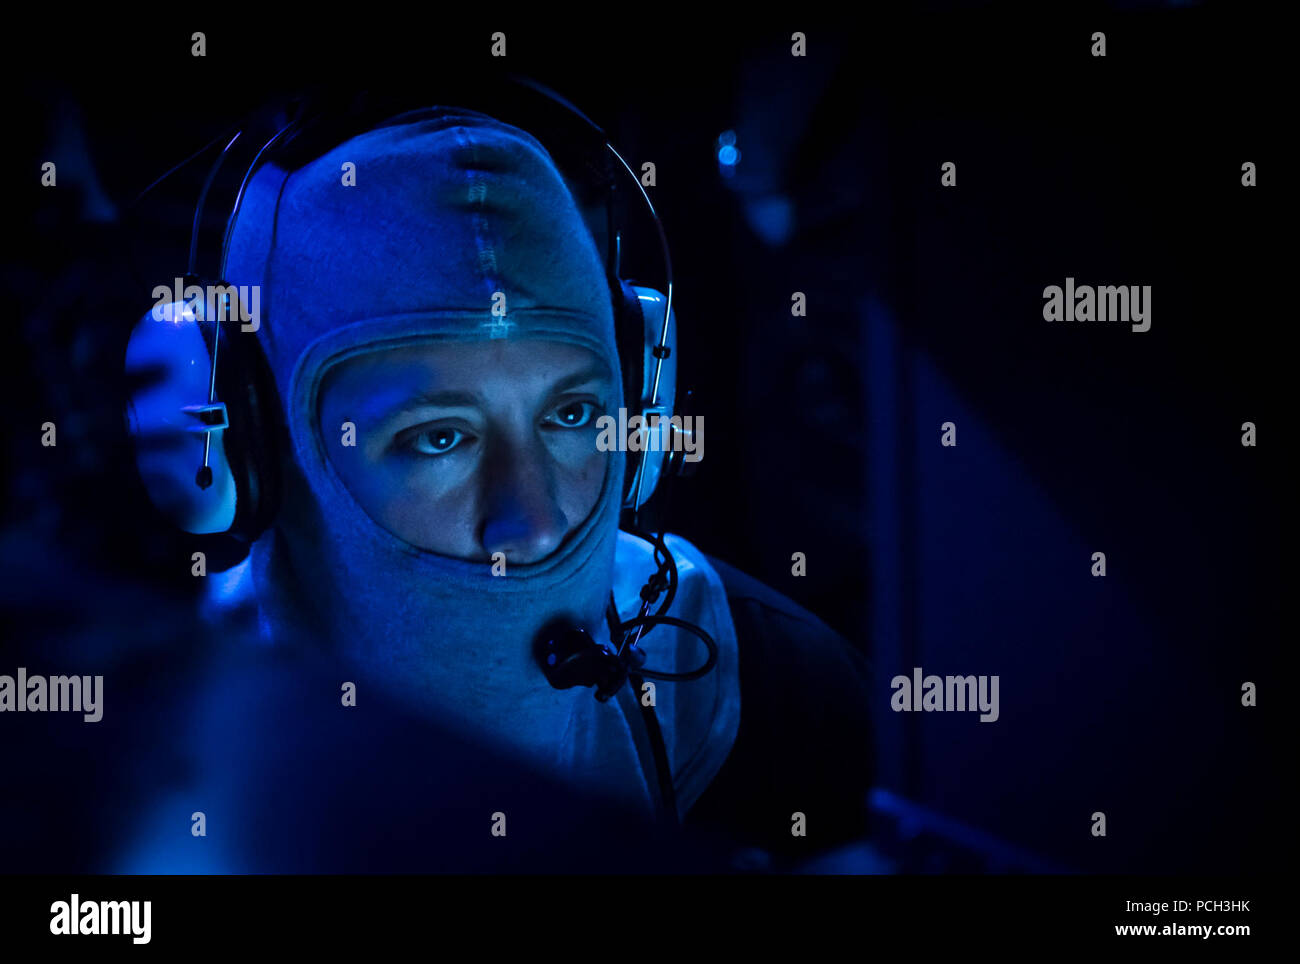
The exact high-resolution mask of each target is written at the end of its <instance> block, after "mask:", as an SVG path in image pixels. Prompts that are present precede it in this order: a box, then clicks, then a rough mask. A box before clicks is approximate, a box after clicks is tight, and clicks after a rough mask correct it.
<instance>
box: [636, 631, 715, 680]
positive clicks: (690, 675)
mask: <svg viewBox="0 0 1300 964" xmlns="http://www.w3.org/2000/svg"><path fill="white" fill-rule="evenodd" d="M641 625H645V626H658V625H664V626H676V627H677V628H678V629H684V630H686V632H688V633H693V634H694V635H696V636H698V637H699V638H700V639H702V640H703V641H704V645H705V646H706V647H708V650H709V656H708V659H706V660H705V661H704V665H703V666H701V667H699V668H698V669H693V670H691V671H689V672H686V673H661V672H659V671H657V670H650V669H646V668H645V667H641V668H640V669H638V670H637V672H639V673H640V674H641V675H642V676H645V677H647V678H649V679H657V680H663V681H664V682H668V683H685V682H688V681H689V680H693V679H699V678H700V677H701V676H703V675H704V674H706V673H708V672H709V671H710V670H711V669H713V667H714V666H716V665H717V664H718V644H717V643H715V642H714V641H713V637H712V636H710V635H709V634H708V632H706V631H705V630H704V629H703V627H700V626H697V625H695V624H694V623H689V622H687V621H686V620H684V619H678V618H677V617H676V616H638V617H637V618H636V619H629V620H628V621H627V622H625V623H620V624H619V632H620V633H626V632H627V631H628V630H630V629H635V628H636V627H637V626H641ZM643 638H644V637H643Z"/></svg>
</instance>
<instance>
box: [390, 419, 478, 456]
mask: <svg viewBox="0 0 1300 964" xmlns="http://www.w3.org/2000/svg"><path fill="white" fill-rule="evenodd" d="M467 441H473V437H472V436H470V435H469V434H467V433H465V432H462V431H461V430H460V429H458V428H453V427H452V426H450V425H421V426H418V427H417V428H414V429H411V430H409V431H406V432H403V433H402V434H401V435H399V436H398V437H397V438H396V439H395V440H394V443H393V445H394V448H396V449H397V450H398V451H401V452H405V453H406V454H408V455H420V456H435V455H446V454H447V453H448V452H450V451H452V450H453V449H455V448H457V447H458V446H461V445H462V444H463V443H465V442H467Z"/></svg>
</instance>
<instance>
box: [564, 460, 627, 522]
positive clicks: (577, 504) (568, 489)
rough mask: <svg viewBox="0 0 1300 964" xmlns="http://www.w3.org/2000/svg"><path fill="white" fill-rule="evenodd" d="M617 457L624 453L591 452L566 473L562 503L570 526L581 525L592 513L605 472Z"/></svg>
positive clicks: (598, 497)
mask: <svg viewBox="0 0 1300 964" xmlns="http://www.w3.org/2000/svg"><path fill="white" fill-rule="evenodd" d="M615 457H618V458H621V457H622V453H621V452H595V453H589V454H587V455H586V456H585V457H584V458H583V459H582V460H581V461H580V462H579V463H578V464H577V465H574V466H573V467H572V469H571V471H570V472H569V473H568V474H567V475H566V477H565V482H564V492H563V494H562V495H561V504H562V507H563V509H564V515H565V518H567V519H568V520H569V525H570V526H578V525H580V524H581V523H582V522H583V521H584V520H585V519H586V518H587V516H589V515H591V510H592V509H594V508H595V507H596V502H597V501H598V500H599V499H600V490H601V487H602V485H603V484H604V482H605V472H606V470H607V468H608V467H609V465H610V464H611V460H612V459H613V458H615Z"/></svg>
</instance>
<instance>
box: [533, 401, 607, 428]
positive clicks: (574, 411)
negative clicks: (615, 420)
mask: <svg viewBox="0 0 1300 964" xmlns="http://www.w3.org/2000/svg"><path fill="white" fill-rule="evenodd" d="M601 411H602V409H601V406H600V403H599V402H596V401H592V400H590V399H576V400H574V401H569V402H565V403H564V404H563V405H560V406H558V407H556V408H554V409H552V410H551V411H550V413H549V414H547V416H546V417H545V418H543V419H542V424H543V425H549V426H551V427H554V428H582V427H583V426H585V425H588V424H590V422H591V420H592V419H593V418H595V417H596V416H597V415H598V414H599V413H600V412H601Z"/></svg>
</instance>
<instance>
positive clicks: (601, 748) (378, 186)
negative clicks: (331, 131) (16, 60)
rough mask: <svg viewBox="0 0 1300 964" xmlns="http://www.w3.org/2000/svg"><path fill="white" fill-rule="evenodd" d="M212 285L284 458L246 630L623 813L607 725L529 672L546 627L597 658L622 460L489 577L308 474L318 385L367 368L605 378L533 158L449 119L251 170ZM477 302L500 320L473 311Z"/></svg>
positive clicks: (600, 337) (599, 277)
mask: <svg viewBox="0 0 1300 964" xmlns="http://www.w3.org/2000/svg"><path fill="white" fill-rule="evenodd" d="M348 164H352V165H355V169H354V170H355V185H352V186H349V185H346V184H345V183H344V182H345V173H346V171H345V165H348ZM348 170H352V169H348ZM226 280H227V281H228V282H230V283H231V284H236V285H243V284H260V285H261V286H262V290H261V294H262V302H261V304H262V315H261V328H260V330H259V331H258V334H257V337H258V338H259V339H260V342H261V345H262V346H263V348H264V350H265V353H266V356H267V359H268V361H269V363H270V366H271V369H272V371H273V373H274V376H275V381H276V383H277V386H278V389H279V393H280V399H281V402H282V404H283V407H284V413H285V418H286V422H287V426H288V434H289V441H290V445H291V448H292V452H291V455H292V458H291V459H286V460H285V462H286V463H287V476H288V477H287V480H286V484H285V494H284V507H283V509H282V511H281V514H280V517H279V519H278V521H277V523H276V525H275V527H274V529H272V530H271V531H270V532H269V533H268V534H267V535H265V536H263V537H262V538H261V539H260V540H259V541H258V542H257V543H256V544H255V545H254V547H253V551H252V567H253V575H254V580H255V585H256V587H257V593H258V598H259V605H260V608H261V614H262V616H261V618H262V625H263V629H264V631H266V632H268V633H269V634H270V635H271V636H272V637H273V638H290V637H293V636H295V635H301V633H302V632H304V631H306V632H309V633H312V634H314V635H315V636H316V637H317V638H318V640H319V641H325V642H327V643H328V644H330V645H331V646H332V649H333V650H334V652H336V653H338V654H341V655H342V656H343V657H344V658H345V660H346V661H347V662H348V663H349V664H350V665H352V666H355V668H356V670H355V671H356V673H357V675H358V678H359V679H361V680H366V681H368V683H369V684H371V685H376V686H378V687H381V688H382V689H383V691H384V692H385V693H387V694H388V695H390V696H396V697H398V698H399V699H401V700H403V701H405V702H407V703H409V704H412V705H415V706H417V707H419V708H420V709H422V710H423V711H426V712H428V713H430V714H431V715H433V716H435V717H437V718H439V719H441V720H443V721H445V722H447V723H450V724H451V725H452V726H453V727H454V728H456V729H459V730H461V731H463V732H465V733H467V734H470V735H473V736H475V737H478V738H481V739H486V740H488V741H490V742H493V743H495V744H498V745H500V746H503V747H505V748H507V749H512V750H515V751H518V752H520V753H522V754H524V755H526V756H527V757H528V758H529V759H531V760H532V761H533V762H535V763H538V764H540V765H544V766H549V767H555V766H569V767H575V768H577V769H580V770H582V771H583V772H585V773H587V774H588V775H591V774H600V776H599V777H598V779H599V781H600V782H604V783H614V784H618V783H620V781H623V782H626V781H628V780H631V781H632V782H633V783H640V784H641V786H640V789H638V790H637V793H638V794H644V793H645V792H646V791H645V787H644V778H645V773H644V770H643V769H642V768H643V766H644V764H643V763H638V761H637V760H636V757H635V754H634V753H631V755H629V753H630V752H631V751H629V750H628V749H627V747H629V746H630V745H631V741H630V740H629V738H628V733H629V729H628V723H627V721H626V719H625V717H626V714H627V711H626V707H624V708H623V709H622V710H620V709H619V708H618V706H616V704H615V702H613V701H611V702H610V703H609V704H599V708H597V704H595V701H594V699H593V696H592V691H591V690H588V689H582V688H578V689H572V690H565V691H559V690H555V689H552V688H551V687H550V686H549V685H548V684H547V683H546V681H545V679H544V677H543V676H542V675H541V673H540V671H539V670H538V668H537V666H536V664H535V662H534V660H533V657H532V644H533V641H534V637H535V636H536V635H537V633H538V631H539V630H540V629H541V628H542V626H543V625H545V624H546V623H548V622H549V621H551V620H552V619H554V618H556V617H566V618H568V619H572V620H574V621H575V622H577V623H578V624H580V625H583V626H586V627H587V628H588V629H590V630H591V631H592V632H593V635H595V636H596V638H598V639H608V631H607V630H606V629H605V627H604V623H603V611H604V607H605V605H606V603H607V602H608V599H609V595H610V587H611V584H612V580H613V561H614V549H615V543H616V537H617V530H618V511H619V503H620V496H621V492H622V483H623V462H622V459H621V457H620V456H619V455H618V454H617V453H610V457H609V464H608V468H607V470H606V474H605V480H604V486H603V488H602V490H601V494H600V498H599V501H598V502H597V504H596V507H595V509H594V510H593V511H592V513H591V515H590V516H589V517H588V518H587V519H586V520H585V521H584V522H583V523H582V525H581V526H580V527H579V528H578V529H577V530H576V531H575V532H574V533H573V534H572V535H571V536H570V538H569V539H567V540H566V541H565V542H564V544H563V545H561V547H560V548H559V549H558V550H557V551H556V552H554V553H553V554H552V555H551V556H549V557H548V558H546V559H544V560H542V561H540V562H537V563H534V564H529V565H510V566H509V567H508V570H507V574H506V575H505V576H504V577H501V576H493V575H492V572H491V567H490V566H489V565H487V564H479V563H472V562H465V561H460V560H457V559H452V558H448V557H445V556H441V555H437V554H435V553H432V552H429V551H426V550H423V549H420V548H417V547H415V546H413V545H410V544H408V543H406V542H404V541H403V540H401V539H400V538H398V537H397V536H395V535H393V534H392V533H391V532H389V531H388V530H386V529H385V528H383V527H382V526H381V525H379V524H378V523H376V522H375V521H374V520H372V519H371V518H370V517H369V516H368V515H367V513H366V512H365V511H364V510H363V509H362V508H361V506H360V505H359V504H358V503H357V502H356V501H355V499H354V498H353V496H352V495H351V494H350V493H349V491H348V490H347V488H346V487H345V486H344V485H343V482H342V480H341V479H340V477H339V476H338V475H337V474H336V473H335V471H334V469H333V468H332V466H331V464H330V460H329V458H328V456H327V453H326V450H325V446H324V443H323V440H322V437H321V433H322V431H338V430H339V429H340V427H339V426H320V425H318V422H317V411H318V409H317V404H318V397H317V396H318V391H319V389H320V386H321V384H322V379H323V377H324V376H325V374H326V372H327V371H328V370H329V368H330V366H332V365H334V364H336V363H338V362H341V361H343V360H344V359H347V358H349V357H353V356H355V355H357V354H360V353H364V352H368V351H373V350H375V349H380V348H389V347H397V346H406V345H411V344H415V343H419V342H425V341H431V340H455V341H477V340H486V339H491V338H494V337H507V338H517V339H546V340H551V341H557V342H564V343H569V344H573V345H579V346H582V347H584V348H587V349H590V350H591V351H593V352H595V353H596V354H597V355H599V356H600V357H601V358H602V359H604V360H605V361H606V362H607V363H608V364H609V366H610V370H611V371H613V372H615V373H617V372H618V371H619V359H618V353H617V349H616V343H615V335H614V322H613V313H612V306H611V301H610V290H609V286H608V283H607V281H606V275H605V272H604V269H603V266H602V263H601V258H600V256H599V254H598V253H597V250H596V245H595V242H594V240H593V238H592V236H591V234H590V232H589V231H588V229H587V227H586V225H585V223H584V222H583V219H582V217H581V215H580V213H579V211H578V208H577V205H576V204H575V202H574V199H573V196H572V194H571V193H570V191H569V190H568V188H567V187H566V185H565V183H564V181H563V180H562V178H561V176H560V174H559V172H558V171H557V169H556V167H555V165H554V164H553V162H552V161H551V158H550V156H549V155H548V154H547V152H546V151H545V149H544V148H543V147H542V146H541V144H539V143H538V142H537V141H536V140H535V139H534V138H533V137H531V136H530V135H528V134H526V133H525V132H523V131H521V130H518V129H516V128H514V127H511V126H509V125H506V124H504V123H501V122H499V121H497V120H494V119H492V118H489V117H487V116H485V115H482V114H478V113H475V112H472V111H465V110H460V109H448V110H447V112H445V113H442V114H441V115H439V116H434V117H424V118H423V119H410V120H402V121H399V122H397V123H394V124H391V125H390V126H383V127H380V128H377V129H375V130H372V131H370V132H368V133H365V134H362V135H360V136H358V137H355V138H353V139H352V140H349V141H348V142H346V143H345V144H343V145H342V146H340V147H337V148H335V149H334V150H331V151H330V152H329V153H327V154H325V155H323V156H322V157H320V158H319V159H317V160H315V161H313V162H311V163H310V164H308V165H306V166H304V167H302V168H300V169H298V170H297V171H294V172H292V173H286V172H285V171H284V170H282V169H280V168H278V167H276V166H274V165H264V166H263V167H262V168H261V169H260V170H259V172H258V173H257V174H256V175H255V176H254V177H253V179H252V180H251V181H250V183H249V186H248V190H247V194H246V196H245V199H244V202H243V206H242V208H241V209H240V211H239V214H238V217H237V222H236V223H235V224H234V225H233V227H232V231H231V240H230V245H229V249H228V255H227V263H226ZM496 292H502V293H504V295H505V298H506V302H505V303H506V316H505V317H504V318H499V317H497V316H495V315H494V314H493V312H492V307H493V297H494V294H495V293H496ZM245 337H248V336H245ZM618 381H619V380H618V379H617V378H615V382H616V383H617V382H618ZM616 392H617V394H618V400H617V401H616V402H615V403H614V404H615V406H616V407H617V406H621V405H622V404H623V402H622V398H621V385H619V386H618V387H617V388H616ZM322 637H323V640H322V639H321V638H322ZM361 685H362V687H364V685H365V684H361ZM364 692H365V690H364V688H361V689H359V694H364ZM623 702H626V701H623Z"/></svg>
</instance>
